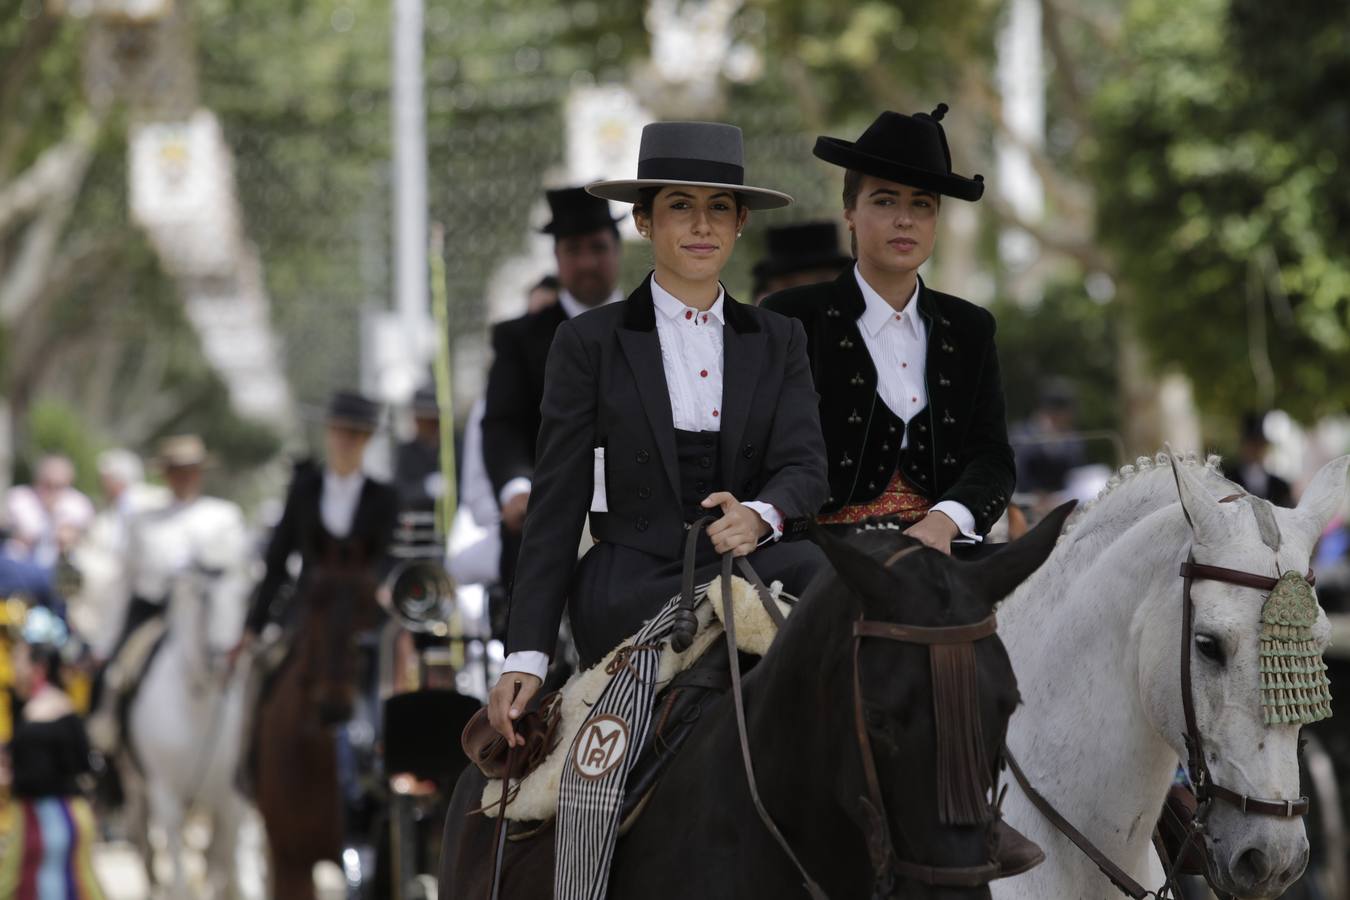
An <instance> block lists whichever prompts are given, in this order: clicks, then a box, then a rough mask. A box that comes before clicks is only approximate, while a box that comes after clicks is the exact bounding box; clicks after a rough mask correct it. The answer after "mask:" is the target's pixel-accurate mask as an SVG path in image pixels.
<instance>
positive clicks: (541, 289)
mask: <svg viewBox="0 0 1350 900" xmlns="http://www.w3.org/2000/svg"><path fill="white" fill-rule="evenodd" d="M561 289H562V283H561V282H559V281H558V276H556V275H545V276H544V277H543V278H541V279H539V282H538V283H537V284H535V286H534V287H532V288H530V295H529V301H528V303H527V304H526V307H525V312H527V313H537V312H543V311H544V310H546V309H548V308H549V307H550V306H552V305H554V304H555V303H557V302H558V292H559V291H560V290H561Z"/></svg>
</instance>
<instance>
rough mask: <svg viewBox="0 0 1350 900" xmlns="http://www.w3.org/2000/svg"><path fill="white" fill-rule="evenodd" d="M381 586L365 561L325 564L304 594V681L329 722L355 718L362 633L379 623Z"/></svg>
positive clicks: (300, 646) (299, 638)
mask: <svg viewBox="0 0 1350 900" xmlns="http://www.w3.org/2000/svg"><path fill="white" fill-rule="evenodd" d="M375 597H376V585H375V581H374V578H373V576H372V575H371V574H370V573H369V572H368V571H367V570H366V569H365V568H363V567H360V566H355V565H353V566H335V567H329V566H321V567H320V568H319V569H318V572H317V573H316V574H315V576H314V578H313V580H312V581H311V582H310V583H309V585H308V587H307V590H306V592H305V595H304V596H303V597H302V598H300V599H301V601H302V602H301V603H300V618H299V622H298V627H297V630H296V637H295V640H296V642H297V648H296V652H297V656H298V660H299V669H300V676H301V682H302V685H303V687H304V690H305V692H306V694H307V695H308V700H309V702H310V703H311V704H312V705H313V707H314V708H315V709H316V710H317V712H318V716H319V721H320V723H321V724H323V725H334V724H337V723H339V722H345V721H347V720H348V719H350V718H351V715H352V708H353V706H354V704H355V696H356V677H357V665H356V663H357V648H356V635H357V633H358V632H359V631H362V630H364V629H367V628H370V627H372V626H373V625H374V624H376V623H377V622H378V614H379V607H378V605H377V603H376V599H375Z"/></svg>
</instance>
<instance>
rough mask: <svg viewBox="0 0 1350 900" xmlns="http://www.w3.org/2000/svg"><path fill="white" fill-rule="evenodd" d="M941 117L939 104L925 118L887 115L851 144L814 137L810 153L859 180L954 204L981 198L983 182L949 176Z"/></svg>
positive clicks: (949, 159)
mask: <svg viewBox="0 0 1350 900" xmlns="http://www.w3.org/2000/svg"><path fill="white" fill-rule="evenodd" d="M946 113H947V104H945V103H939V104H938V106H937V109H935V110H933V111H932V112H931V113H915V114H914V115H912V116H905V115H901V114H900V113H897V112H890V111H889V110H888V111H886V112H884V113H882V114H881V115H879V116H877V119H876V121H875V122H873V123H872V124H871V125H870V126H868V129H867V130H866V131H864V132H863V134H862V137H860V138H858V139H857V140H856V141H845V140H840V139H839V138H832V137H818V138H816V146H815V150H814V151H813V152H814V153H815V154H816V156H818V157H820V158H821V159H823V160H825V161H826V162H827V163H833V164H834V165H836V166H843V167H844V168H845V169H854V170H855V171H858V172H862V173H863V174H864V175H872V176H874V177H876V178H883V179H885V180H886V181H894V182H897V183H899V184H907V185H909V186H910V187H916V188H923V189H924V190H928V191H936V192H937V193H939V194H945V195H947V196H948V197H956V198H957V199H958V200H978V199H980V196H981V195H982V194H984V176H983V175H976V176H975V177H974V178H966V177H964V176H961V175H956V174H954V173H953V172H952V152H951V150H950V149H948V147H947V133H946V132H945V131H943V129H942V117H943V116H944V115H946Z"/></svg>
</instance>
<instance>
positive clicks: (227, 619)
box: [127, 548, 252, 900]
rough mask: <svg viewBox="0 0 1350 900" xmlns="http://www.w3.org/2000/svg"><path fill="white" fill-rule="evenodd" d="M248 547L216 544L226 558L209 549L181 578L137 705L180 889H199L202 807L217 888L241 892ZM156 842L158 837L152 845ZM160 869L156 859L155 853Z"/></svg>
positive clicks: (140, 755) (143, 757)
mask: <svg viewBox="0 0 1350 900" xmlns="http://www.w3.org/2000/svg"><path fill="white" fill-rule="evenodd" d="M235 551H242V548H212V549H210V550H207V551H206V552H205V553H204V554H203V555H215V554H216V553H217V552H219V553H220V554H221V555H222V556H223V557H224V558H222V559H221V560H220V562H221V563H222V565H221V566H220V567H219V568H212V567H211V565H210V562H209V561H207V560H202V559H199V560H198V561H197V564H196V565H195V566H194V567H193V568H192V569H190V570H189V571H188V572H185V573H183V574H182V575H181V576H179V577H178V578H177V579H176V580H175V585H174V589H173V591H172V593H171V599H170V606H169V613H168V615H169V619H168V631H167V636H166V638H165V642H164V645H163V646H162V647H161V648H160V650H159V653H158V654H156V656H155V657H154V659H153V660H152V662H151V663H150V667H149V668H148V669H147V671H146V673H145V676H144V679H143V680H142V682H141V686H140V689H139V691H138V692H137V694H136V697H135V700H134V701H133V702H132V705H131V709H130V713H129V715H128V726H127V727H128V745H129V748H130V750H131V752H132V753H133V754H134V756H135V759H136V761H137V763H138V764H139V768H140V771H141V774H142V778H143V782H144V786H145V792H146V797H145V801H146V805H147V809H148V813H149V819H150V822H149V823H148V824H149V825H150V826H157V827H159V828H161V829H163V832H164V835H165V839H166V841H167V847H166V849H167V853H168V855H169V858H170V861H171V863H172V866H173V870H172V871H173V878H172V885H171V890H172V893H171V894H170V896H171V897H172V898H174V900H180V898H186V897H189V896H191V894H190V893H189V892H188V886H187V873H186V870H185V866H184V850H185V843H184V836H183V831H184V826H185V825H186V824H187V820H188V817H189V815H190V814H191V813H192V812H193V811H194V810H195V811H197V812H200V813H203V814H205V815H207V816H208V817H209V821H210V825H211V838H210V844H209V848H208V850H207V852H206V875H207V883H208V888H209V891H210V894H209V895H210V896H211V897H213V898H216V900H222V898H228V900H235V898H237V897H239V896H240V886H239V879H238V874H239V872H238V866H237V864H236V851H237V847H238V841H239V831H240V826H241V825H242V824H243V821H244V819H245V816H246V814H247V812H248V809H249V805H248V802H247V801H246V800H245V799H244V797H243V796H242V795H241V794H240V793H239V792H238V790H237V789H236V787H235V782H234V779H235V773H236V772H237V771H238V769H239V764H240V758H241V755H242V752H243V749H242V748H243V735H242V730H243V728H244V726H245V709H244V702H245V700H244V698H245V690H244V682H245V678H246V671H245V670H246V667H244V666H239V667H238V668H237V669H236V670H234V671H233V672H230V671H228V670H227V664H226V654H227V652H228V651H229V650H230V648H232V647H233V646H234V645H235V644H236V643H237V642H238V640H239V637H240V635H241V633H242V631H243V624H244V618H245V615H246V614H247V604H248V598H249V595H250V590H251V588H252V580H251V578H250V576H249V572H248V568H247V565H246V562H247V560H246V559H245V558H243V553H242V552H235ZM144 846H148V842H147V844H146V845H144ZM146 862H147V867H148V868H150V870H151V874H152V875H153V860H149V859H147V861H146Z"/></svg>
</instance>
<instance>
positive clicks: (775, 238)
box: [754, 222, 853, 305]
mask: <svg viewBox="0 0 1350 900" xmlns="http://www.w3.org/2000/svg"><path fill="white" fill-rule="evenodd" d="M766 237H767V240H768V245H769V255H768V256H767V257H766V258H764V259H762V260H760V261H759V262H757V263H756V264H755V270H754V275H755V304H756V305H758V304H759V302H760V301H761V300H763V299H764V298H765V297H767V296H769V295H770V294H773V293H777V292H778V291H783V290H787V289H788V288H790V287H797V286H798V285H803V284H818V283H819V282H822V281H833V280H834V279H835V278H837V277H839V273H840V272H842V271H843V270H844V269H845V268H847V267H849V266H850V265H851V264H852V263H853V257H851V256H849V255H848V254H847V253H844V252H843V251H841V250H840V249H839V228H838V226H836V225H835V224H834V223H833V222H803V223H800V224H797V225H784V226H782V227H779V228H770V229H769V231H768V234H767V236H766Z"/></svg>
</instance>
